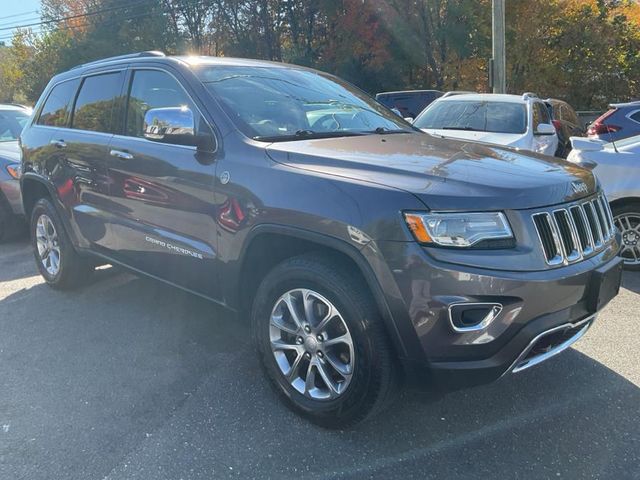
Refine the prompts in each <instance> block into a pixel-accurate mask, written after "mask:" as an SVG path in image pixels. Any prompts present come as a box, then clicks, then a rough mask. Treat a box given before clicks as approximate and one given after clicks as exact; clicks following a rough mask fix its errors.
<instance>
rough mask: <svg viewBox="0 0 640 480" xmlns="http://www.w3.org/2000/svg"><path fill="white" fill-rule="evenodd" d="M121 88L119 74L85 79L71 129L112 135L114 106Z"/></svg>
mask: <svg viewBox="0 0 640 480" xmlns="http://www.w3.org/2000/svg"><path fill="white" fill-rule="evenodd" d="M121 86H122V74H121V73H119V72H118V73H106V74H104V75H94V76H91V77H87V78H85V79H84V81H83V82H82V86H81V87H80V93H78V98H77V99H76V104H75V108H74V110H73V119H72V123H71V128H76V129H78V130H90V131H92V132H105V133H112V132H113V117H114V115H113V112H114V106H115V104H116V100H117V99H118V97H119V96H120V89H121Z"/></svg>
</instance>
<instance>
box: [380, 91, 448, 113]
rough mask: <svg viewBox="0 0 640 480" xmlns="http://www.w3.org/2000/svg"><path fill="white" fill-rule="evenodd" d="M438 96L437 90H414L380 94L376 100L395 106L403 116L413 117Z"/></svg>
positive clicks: (388, 105)
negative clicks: (413, 91)
mask: <svg viewBox="0 0 640 480" xmlns="http://www.w3.org/2000/svg"><path fill="white" fill-rule="evenodd" d="M439 96H440V94H439V93H437V92H415V93H404V94H393V95H381V96H380V97H379V98H378V100H379V101H380V103H382V104H383V105H384V106H386V107H389V108H397V109H398V110H399V111H400V113H401V114H402V116H403V117H411V118H415V117H417V116H418V115H419V114H420V112H422V110H424V109H425V108H426V107H427V106H429V104H431V102H433V101H434V100H435V99H436V98H438V97H439Z"/></svg>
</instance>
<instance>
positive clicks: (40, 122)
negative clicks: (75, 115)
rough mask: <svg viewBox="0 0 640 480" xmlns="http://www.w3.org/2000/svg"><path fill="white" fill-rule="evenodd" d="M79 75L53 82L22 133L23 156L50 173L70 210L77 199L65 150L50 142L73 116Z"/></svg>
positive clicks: (32, 164) (46, 173) (35, 167)
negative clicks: (66, 165) (65, 164)
mask: <svg viewBox="0 0 640 480" xmlns="http://www.w3.org/2000/svg"><path fill="white" fill-rule="evenodd" d="M79 85H80V80H79V79H72V80H66V81H63V82H60V83H57V84H56V85H54V86H53V87H52V88H51V89H50V90H49V93H48V94H47V96H46V98H45V99H44V102H43V104H42V106H40V107H38V109H37V110H36V113H35V115H34V119H33V121H32V122H33V123H32V124H31V126H30V127H29V128H26V129H24V130H23V132H22V134H21V135H20V141H21V145H22V151H23V158H24V160H25V162H26V163H27V164H29V165H30V168H32V169H34V170H35V171H37V172H38V173H40V174H41V175H44V176H46V177H48V178H49V179H50V180H51V182H52V183H53V184H54V186H55V187H56V189H57V190H58V199H59V200H60V201H61V202H62V203H63V205H64V207H65V208H68V209H69V211H70V210H71V209H72V208H73V206H74V204H75V202H74V198H73V195H72V193H73V191H72V188H71V186H70V182H71V177H70V176H69V174H68V172H67V170H66V169H65V167H64V162H65V158H64V153H65V152H64V151H63V150H62V149H61V148H60V147H58V146H56V145H54V144H53V143H51V142H50V140H51V139H52V138H53V137H54V136H59V135H60V133H59V132H60V129H63V128H66V127H67V126H68V124H69V121H70V119H71V109H72V107H73V100H74V99H75V96H76V92H77V90H78V86H79Z"/></svg>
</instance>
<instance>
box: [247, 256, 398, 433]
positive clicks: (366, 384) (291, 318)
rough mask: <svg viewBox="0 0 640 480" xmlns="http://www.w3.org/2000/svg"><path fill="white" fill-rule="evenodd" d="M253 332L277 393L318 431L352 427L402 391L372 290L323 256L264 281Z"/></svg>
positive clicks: (298, 261) (287, 264)
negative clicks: (398, 390) (318, 426)
mask: <svg viewBox="0 0 640 480" xmlns="http://www.w3.org/2000/svg"><path fill="white" fill-rule="evenodd" d="M252 328H253V337H254V342H255V344H256V347H257V350H258V353H259V356H260V360H261V362H262V365H263V367H264V369H265V371H266V373H267V375H268V377H269V379H270V380H271V382H272V384H273V386H274V387H275V389H276V391H277V392H278V393H279V394H280V396H281V397H282V399H283V400H284V401H285V403H286V404H287V405H288V406H289V407H290V408H292V409H293V410H294V411H296V412H297V413H299V414H301V415H302V416H304V417H306V418H307V419H309V420H311V421H312V422H314V423H316V424H318V425H321V426H323V427H327V428H339V429H340V428H347V427H349V426H352V425H354V424H356V423H358V422H360V421H362V420H364V419H365V418H367V417H368V416H370V415H372V414H374V413H375V412H377V411H379V410H380V409H381V408H382V407H384V406H385V405H386V404H388V402H389V399H390V398H391V397H392V396H393V394H394V393H395V391H397V381H396V371H395V368H394V367H395V365H394V362H393V355H392V352H391V348H390V346H389V344H388V339H387V337H386V334H385V332H384V329H383V328H382V325H381V319H380V318H379V314H378V311H377V307H376V305H375V303H374V302H373V301H372V299H371V298H370V295H369V293H368V291H367V288H366V286H364V285H363V284H362V282H361V281H359V279H358V278H355V277H354V276H352V275H351V274H350V273H348V272H346V271H344V270H343V269H342V268H341V267H340V266H339V265H338V264H335V263H333V262H331V261H329V260H327V259H325V258H323V257H321V256H319V255H304V256H300V257H295V258H291V259H288V260H285V261H284V262H283V263H281V264H280V265H278V266H277V267H275V268H274V269H273V270H272V271H271V272H270V273H269V274H268V275H267V276H266V277H265V279H264V280H263V281H262V283H261V285H260V287H259V288H258V292H257V294H256V297H255V301H254V305H253V311H252Z"/></svg>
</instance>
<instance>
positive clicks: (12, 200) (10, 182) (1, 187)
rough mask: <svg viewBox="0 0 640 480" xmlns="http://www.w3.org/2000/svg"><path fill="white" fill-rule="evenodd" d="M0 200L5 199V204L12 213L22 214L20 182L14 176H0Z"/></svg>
mask: <svg viewBox="0 0 640 480" xmlns="http://www.w3.org/2000/svg"><path fill="white" fill-rule="evenodd" d="M0 195H2V196H3V198H2V199H0V201H5V200H6V206H7V207H9V210H10V211H11V213H13V214H14V215H23V214H24V209H23V206H22V194H21V193H20V182H19V181H18V180H16V179H14V178H7V179H5V178H1V177H0Z"/></svg>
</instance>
